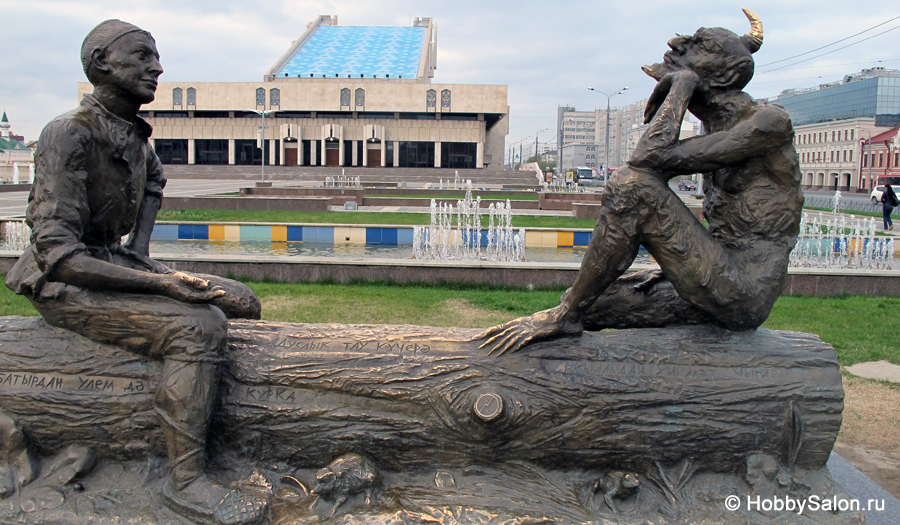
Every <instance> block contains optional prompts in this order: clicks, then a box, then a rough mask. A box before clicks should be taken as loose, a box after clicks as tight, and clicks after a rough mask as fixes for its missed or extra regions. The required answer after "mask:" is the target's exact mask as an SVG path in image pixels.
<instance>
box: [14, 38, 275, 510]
mask: <svg viewBox="0 0 900 525" xmlns="http://www.w3.org/2000/svg"><path fill="white" fill-rule="evenodd" d="M81 60H82V65H83V66H84V72H85V74H86V75H87V78H88V80H90V82H91V84H93V85H94V91H93V93H92V94H90V95H85V97H84V99H83V100H82V102H81V105H80V107H79V108H77V109H75V110H74V111H71V112H69V113H66V114H64V115H61V116H59V117H57V118H56V119H54V120H53V121H52V122H50V123H49V124H48V125H47V126H46V127H45V128H44V130H43V132H42V133H41V136H40V140H39V143H38V148H37V151H36V154H35V163H36V174H35V181H34V186H33V188H32V191H31V194H30V195H29V198H28V208H27V212H26V216H27V222H28V225H29V226H31V228H32V231H33V233H32V238H31V242H32V244H31V246H30V247H29V248H28V249H27V250H26V251H25V253H24V254H23V255H22V257H21V258H20V259H19V261H18V262H17V263H16V265H15V267H14V268H13V269H12V271H11V272H10V273H9V275H8V277H7V279H6V285H7V286H8V287H10V288H11V289H13V290H15V291H16V292H17V293H19V294H21V295H24V296H26V297H28V299H29V300H30V301H31V302H32V304H33V305H34V306H35V308H37V310H38V312H40V314H41V315H42V316H43V318H44V320H45V321H46V322H47V323H49V324H51V325H54V326H57V327H62V328H67V329H69V330H72V331H74V332H77V333H79V334H81V335H83V336H86V337H88V338H90V339H93V340H95V341H98V342H103V343H112V344H115V345H119V346H122V347H124V348H126V349H128V350H130V351H133V352H136V353H138V354H141V355H149V356H151V357H155V358H158V359H161V360H162V361H163V367H162V374H161V377H160V378H159V382H158V387H157V391H156V398H155V403H156V412H157V414H158V417H159V424H160V425H161V427H162V429H163V434H164V435H165V440H166V446H167V449H168V456H169V460H170V462H171V469H172V473H171V477H170V479H168V481H167V482H166V484H165V489H164V500H165V501H166V503H167V504H168V505H169V506H170V507H171V508H173V509H174V510H176V511H177V512H178V513H180V514H182V515H184V516H187V517H190V518H192V519H199V520H203V521H208V522H209V521H211V522H216V521H220V522H228V523H255V522H258V521H260V520H261V519H262V518H263V517H264V513H265V502H264V501H262V500H258V499H256V498H254V497H253V496H251V495H248V494H243V493H241V492H236V491H231V490H229V489H227V488H226V487H224V486H223V485H221V484H219V483H217V482H216V481H214V480H213V479H211V478H210V477H209V476H208V475H207V473H206V468H205V461H206V436H207V427H208V425H209V421H210V415H211V412H212V408H213V402H214V400H215V395H216V389H217V385H218V382H219V375H220V363H221V361H222V354H223V351H224V347H225V340H226V330H227V326H228V325H227V320H226V317H245V318H254V319H258V318H259V315H260V304H259V300H258V299H257V298H256V296H255V295H254V294H253V292H251V291H250V290H249V289H248V288H246V287H245V286H243V285H242V284H240V283H237V282H234V281H230V280H228V279H222V278H218V277H212V276H198V275H189V274H186V273H180V272H174V271H172V270H170V269H169V268H167V267H165V266H164V265H162V264H160V263H159V262H157V261H154V260H153V259H151V258H150V257H149V241H150V234H151V232H152V230H153V224H154V221H155V219H156V213H157V211H158V210H159V207H160V203H161V199H162V191H163V188H164V186H165V183H166V179H165V177H164V175H163V170H162V166H161V164H160V161H159V158H158V157H157V156H156V154H155V153H154V152H153V150H152V148H151V147H150V143H149V140H148V139H149V137H150V134H151V131H152V130H151V128H150V126H149V125H148V124H147V123H146V122H144V121H143V120H142V119H141V118H140V117H138V116H137V113H138V110H139V109H140V107H141V105H142V104H146V103H149V102H152V101H153V100H154V96H155V92H156V87H157V79H158V78H159V76H160V75H161V74H162V72H163V69H162V66H161V65H160V62H159V53H158V52H157V48H156V43H155V41H154V39H153V37H152V36H151V35H150V33H148V32H146V31H143V30H141V29H140V28H138V27H136V26H134V25H131V24H128V23H125V22H121V21H119V20H107V21H105V22H103V23H101V24H100V25H98V26H97V27H96V28H94V29H93V30H92V31H91V32H90V34H88V36H87V37H86V38H85V40H84V43H83V45H82V49H81ZM124 235H129V238H128V241H127V242H126V243H125V244H124V245H123V244H121V242H120V239H121V238H122V237H123V236H124Z"/></svg>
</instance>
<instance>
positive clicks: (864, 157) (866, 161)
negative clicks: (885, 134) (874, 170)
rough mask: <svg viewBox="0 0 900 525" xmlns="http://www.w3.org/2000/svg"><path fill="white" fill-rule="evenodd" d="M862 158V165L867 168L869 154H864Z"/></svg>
mask: <svg viewBox="0 0 900 525" xmlns="http://www.w3.org/2000/svg"><path fill="white" fill-rule="evenodd" d="M862 159H863V165H862V167H863V168H868V167H869V156H868V155H865V154H864V155H863V158H862Z"/></svg>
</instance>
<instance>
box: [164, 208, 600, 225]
mask: <svg viewBox="0 0 900 525" xmlns="http://www.w3.org/2000/svg"><path fill="white" fill-rule="evenodd" d="M156 220H157V221H176V222H255V223H263V224H272V223H295V224H322V223H332V224H373V225H390V226H421V225H427V224H429V222H430V221H431V216H430V215H429V214H427V213H380V212H344V211H316V212H311V211H277V210H275V211H273V210H260V211H230V210H161V211H160V212H159V214H158V215H157V216H156ZM481 223H482V226H487V224H488V216H487V213H486V210H485V214H484V215H482V220H481ZM595 223H596V221H594V220H580V219H574V218H572V217H536V216H523V215H514V216H513V226H514V227H516V228H588V229H593V228H594V224H595Z"/></svg>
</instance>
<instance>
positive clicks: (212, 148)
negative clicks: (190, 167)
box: [194, 139, 228, 165]
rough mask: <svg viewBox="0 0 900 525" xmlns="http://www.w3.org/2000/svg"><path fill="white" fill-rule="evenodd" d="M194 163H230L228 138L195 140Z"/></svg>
mask: <svg viewBox="0 0 900 525" xmlns="http://www.w3.org/2000/svg"><path fill="white" fill-rule="evenodd" d="M194 164H213V165H223V164H228V140H227V139H196V140H194Z"/></svg>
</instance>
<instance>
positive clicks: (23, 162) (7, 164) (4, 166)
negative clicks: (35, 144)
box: [0, 111, 34, 184]
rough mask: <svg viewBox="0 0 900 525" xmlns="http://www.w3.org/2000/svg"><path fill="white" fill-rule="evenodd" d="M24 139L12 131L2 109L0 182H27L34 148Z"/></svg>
mask: <svg viewBox="0 0 900 525" xmlns="http://www.w3.org/2000/svg"><path fill="white" fill-rule="evenodd" d="M24 140H25V137H23V136H20V135H16V134H14V133H13V132H12V126H11V124H10V123H9V119H8V118H7V117H6V112H5V111H4V112H3V117H0V183H2V184H10V183H12V182H28V180H29V177H30V173H31V170H32V169H33V168H32V166H34V150H33V149H32V148H29V147H28V145H27V144H25V142H23V141H24ZM17 175H18V181H16V176H17Z"/></svg>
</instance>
